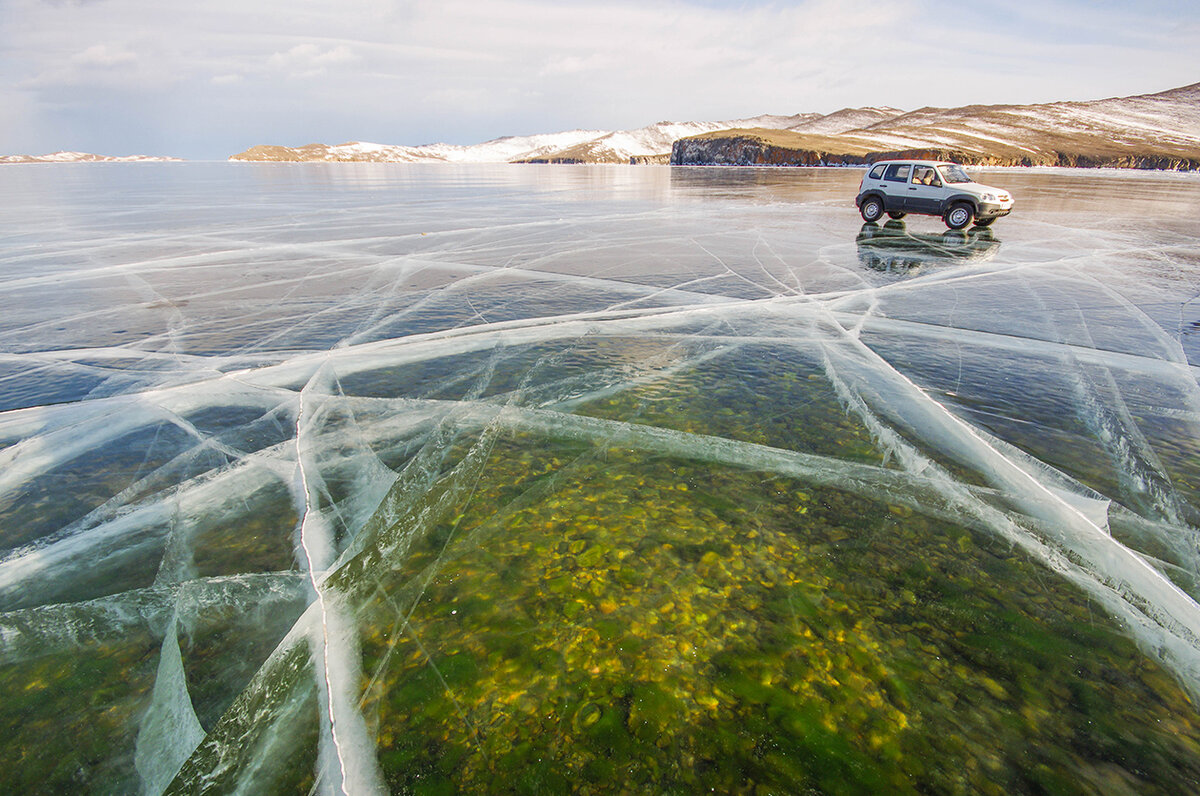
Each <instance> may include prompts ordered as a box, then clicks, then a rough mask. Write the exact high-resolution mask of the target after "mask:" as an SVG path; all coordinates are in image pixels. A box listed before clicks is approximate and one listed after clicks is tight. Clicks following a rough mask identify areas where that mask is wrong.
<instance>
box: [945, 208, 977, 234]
mask: <svg viewBox="0 0 1200 796" xmlns="http://www.w3.org/2000/svg"><path fill="white" fill-rule="evenodd" d="M973 218H975V211H974V210H972V209H971V206H970V205H968V204H964V203H959V204H956V205H954V206H952V207H951V208H950V209H949V210H947V211H946V215H945V216H943V217H942V220H943V221H945V222H946V226H948V227H950V229H966V228H967V227H968V226H970V225H971V220H972V219H973Z"/></svg>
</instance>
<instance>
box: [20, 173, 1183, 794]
mask: <svg viewBox="0 0 1200 796" xmlns="http://www.w3.org/2000/svg"><path fill="white" fill-rule="evenodd" d="M860 176H861V173H860V172H858V171H856V170H849V169H846V170H842V169H795V170H792V169H781V170H771V169H727V168H720V169H703V168H687V169H678V168H666V167H663V168H658V167H640V168H606V167H595V168H593V167H579V168H576V167H540V166H521V167H508V166H503V167H501V166H495V167H492V166H472V167H450V166H447V167H427V166H389V165H379V164H361V165H358V164H337V165H333V166H326V165H292V164H263V165H248V164H161V165H160V164H134V165H128V164H127V165H102V164H97V165H73V166H71V167H59V166H9V167H5V169H4V170H3V171H2V172H0V186H3V188H4V191H3V192H2V194H0V197H2V198H0V204H2V206H3V208H2V209H3V212H2V213H0V238H2V239H3V240H4V241H5V242H4V244H3V248H0V306H2V307H3V312H2V313H0V691H2V693H3V696H2V698H0V702H2V703H3V704H5V705H6V706H7V707H5V708H2V709H0V711H3V713H4V718H5V721H6V722H7V723H8V724H9V725H10V727H9V729H10V732H9V733H8V736H9V737H10V738H13V739H15V740H11V741H10V742H9V743H8V745H7V746H8V750H7V751H6V753H5V755H6V757H5V758H4V760H3V766H2V767H0V771H3V773H0V781H5V782H8V783H9V784H10V785H11V786H12V787H13V788H23V789H25V790H27V791H30V792H38V791H55V790H56V789H59V790H61V789H62V788H65V787H71V788H73V789H79V790H85V791H95V792H132V791H135V790H136V791H141V792H145V793H155V794H157V793H161V792H164V791H166V792H183V791H186V792H197V791H211V792H247V793H261V792H292V791H299V792H308V791H310V790H316V791H320V792H329V793H338V792H345V793H374V792H384V791H388V790H391V791H393V792H425V791H428V792H439V791H438V789H439V788H443V789H446V788H450V789H455V790H460V791H476V792H494V791H495V790H497V789H498V788H499V789H503V790H517V791H524V790H530V791H534V792H536V791H538V790H539V789H541V790H543V791H544V790H555V789H556V788H557V787H559V785H561V784H562V782H567V781H569V782H571V783H573V785H572V787H573V788H574V789H577V790H579V791H580V792H600V791H602V790H603V787H601V785H599V784H597V783H605V782H607V783H609V784H610V785H613V786H614V787H617V786H621V787H626V788H627V789H631V790H646V791H651V790H653V791H670V790H672V789H674V790H675V791H681V792H691V791H695V790H696V789H698V788H701V787H703V788H705V789H707V788H713V787H715V788H716V789H718V790H728V789H731V788H734V787H735V785H736V787H746V786H747V783H749V784H750V785H754V784H758V785H761V786H764V787H766V788H768V789H770V788H777V789H778V788H782V789H783V790H785V791H786V790H804V789H805V788H810V789H812V790H816V791H827V792H837V791H838V789H839V787H840V786H838V785H837V784H836V783H838V782H847V781H849V782H852V783H855V787H857V788H860V789H864V788H876V789H877V788H881V787H885V786H886V788H887V789H891V790H893V791H895V792H904V791H922V790H924V791H935V792H951V791H955V790H963V789H967V790H974V791H976V792H984V791H987V790H989V789H996V788H998V789H999V791H998V792H1014V791H1034V790H1037V789H1039V788H1041V789H1045V788H1055V787H1066V789H1067V790H1068V791H1070V790H1071V788H1070V787H1067V786H1064V785H1062V783H1063V782H1065V781H1070V782H1083V783H1085V784H1086V783H1090V785H1088V786H1089V787H1096V788H1099V789H1100V790H1104V789H1106V788H1115V787H1117V786H1118V785H1121V786H1123V787H1135V788H1145V789H1146V790H1147V792H1155V791H1161V792H1171V789H1172V788H1177V787H1178V784H1179V782H1192V783H1193V784H1196V783H1198V782H1200V780H1198V779H1197V777H1198V776H1200V717H1198V716H1197V714H1196V711H1195V709H1194V707H1193V706H1192V704H1191V701H1192V700H1194V699H1195V698H1196V697H1197V696H1200V607H1198V606H1197V603H1196V600H1197V599H1200V546H1198V541H1200V540H1198V538H1197V532H1198V530H1197V529H1198V528H1200V492H1198V489H1200V488H1198V487H1197V484H1200V393H1198V389H1197V380H1196V377H1197V372H1198V371H1197V366H1198V365H1200V342H1198V339H1200V233H1198V232H1197V230H1198V229H1200V228H1198V227H1197V225H1196V223H1195V219H1196V218H1197V216H1200V179H1197V177H1196V176H1195V175H1175V174H1154V173H1111V172H1074V171H1052V170H1047V171H1020V170H1011V171H1006V170H998V171H995V172H985V174H984V175H983V176H982V177H981V178H980V179H981V180H982V181H984V182H988V183H990V184H998V185H1002V186H1004V187H1005V188H1007V189H1009V190H1011V191H1012V192H1013V194H1014V195H1015V196H1016V198H1017V207H1016V210H1015V211H1014V214H1013V215H1012V216H1010V217H1008V218H1005V219H1002V220H1000V221H999V222H997V223H996V225H995V226H993V227H991V228H990V229H988V230H982V229H973V230H970V231H967V232H964V233H946V232H944V231H943V228H942V225H941V224H940V222H939V221H937V220H936V219H930V218H923V217H912V216H910V217H908V218H907V219H905V220H904V221H903V222H895V221H893V222H888V223H887V224H885V225H883V226H875V225H866V226H864V225H863V224H862V223H861V220H860V219H859V217H858V216H857V214H856V213H855V211H854V208H853V204H852V198H853V194H854V191H855V189H856V188H857V183H858V180H859V178H860ZM889 567H896V570H895V571H894V572H893V571H892V570H891V569H889ZM984 606H986V607H984ZM989 622H995V623H996V624H995V626H992V625H990V624H988V623H989ZM1051 639H1053V640H1051ZM1135 644H1136V647H1135V646H1133V645H1135ZM1005 645H1009V646H1005ZM1072 645H1074V646H1072ZM752 650H757V652H753V653H752ZM764 650H766V652H764ZM797 650H799V651H800V652H796V651H797ZM1085 652H1086V653H1087V655H1086V656H1085V655H1084V653H1085ZM756 656H757V657H756ZM1022 656H1027V660H1026V659H1024V658H1022ZM1076 656H1078V657H1088V658H1089V659H1093V656H1094V659H1093V660H1092V661H1091V663H1089V664H1088V666H1092V667H1093V669H1089V668H1088V666H1082V668H1081V665H1080V664H1079V663H1078V660H1077V657H1076ZM1010 659H1021V660H1026V662H1027V663H1028V666H1029V667H1030V668H1029V671H1035V672H1041V674H1039V675H1038V676H1037V677H1032V676H1025V675H1022V674H1021V672H1022V671H1024V670H1020V669H1019V668H1011V667H1018V666H1019V664H1016V663H1012V662H1011V660H1010ZM657 663H661V664H662V665H661V666H657V667H656V664H657ZM1005 667H1010V668H1005ZM1039 667H1040V668H1039ZM1056 667H1057V668H1056ZM943 669H944V671H943ZM664 672H666V674H664ZM930 672H932V673H933V674H932V675H929V674H928V673H930ZM806 673H809V674H812V677H809V676H808V675H807V674H806ZM1055 673H1058V674H1060V675H1061V678H1060V679H1056V676H1055ZM751 674H752V675H753V676H751ZM818 674H819V676H818ZM928 676H932V677H934V678H935V679H934V680H926V679H923V678H924V677H928ZM814 678H815V679H814ZM937 678H940V679H937ZM956 678H957V679H956ZM1023 678H1024V679H1023ZM800 680H803V681H804V683H805V685H804V687H803V688H801V687H799V686H798V685H795V684H796V683H798V682H799V681H800ZM789 684H790V685H789ZM792 686H794V687H792ZM1118 686H1119V687H1118ZM1089 689H1091V690H1089ZM1106 689H1116V690H1117V691H1118V692H1121V693H1129V692H1130V689H1139V690H1138V693H1141V694H1143V696H1142V698H1141V699H1140V701H1139V700H1134V707H1132V708H1130V707H1129V706H1128V705H1126V706H1125V707H1123V708H1122V710H1123V711H1125V712H1118V711H1116V709H1115V708H1109V707H1105V705H1106V704H1107V703H1105V702H1104V700H1105V699H1107V698H1109V697H1110V696H1111V694H1110V693H1109V691H1108V690H1106ZM963 691H967V692H970V693H971V694H975V695H977V696H972V697H968V698H967V699H968V700H972V699H974V700H979V701H978V703H977V704H975V703H973V704H974V707H963V706H962V705H961V704H959V706H958V708H955V707H954V705H955V704H958V703H957V701H958V700H959V699H961V697H959V696H953V697H952V696H951V694H952V693H953V694H957V693H959V692H963ZM1143 692H1144V693H1143ZM1112 698H1114V699H1115V697H1112ZM1125 701H1126V702H1128V701H1129V700H1125ZM759 714H761V715H763V716H767V717H768V719H767V720H766V721H768V724H766V725H763V724H761V723H756V722H757V719H751V718H750V717H751V716H756V715H759ZM1109 714H1111V715H1112V716H1116V717H1119V719H1120V720H1119V721H1117V720H1116V719H1113V722H1114V725H1115V726H1114V727H1112V728H1107V727H1106V728H1105V729H1104V730H1103V731H1101V730H1096V731H1095V732H1094V733H1093V734H1089V732H1088V731H1085V730H1078V729H1076V730H1073V731H1071V732H1068V730H1067V729H1064V728H1060V727H1058V725H1057V724H1055V720H1054V719H1053V718H1051V717H1055V716H1060V715H1061V716H1065V717H1068V718H1066V719H1063V721H1067V722H1068V723H1070V722H1075V726H1078V727H1082V726H1085V725H1086V724H1090V723H1092V722H1093V721H1099V719H1098V718H1097V717H1099V716H1103V715H1109ZM98 715H102V716H104V717H105V719H104V721H106V722H110V724H104V725H103V728H102V730H103V731H100V730H96V731H94V732H92V733H91V734H90V735H87V734H84V735H83V736H80V737H82V738H83V740H81V741H80V742H79V743H77V744H74V745H71V744H63V742H62V740H61V738H62V737H68V738H70V737H71V733H72V732H76V731H78V732H83V731H82V730H78V728H82V727H87V726H90V725H93V724H96V717H97V716H98ZM964 715H969V716H970V717H971V718H969V719H968V718H963V716H964ZM1004 716H1018V717H1022V718H1021V719H1020V721H1023V722H1025V723H1024V724H1020V727H1019V728H1018V729H1011V728H1010V729H1008V730H1005V732H1009V733H1010V734H1009V735H1004V734H1003V733H1002V732H1001V729H1000V728H1001V726H1004V727H1009V724H1006V723H1005V722H1007V719H1004V718H1003V717H1004ZM1018 723H1019V722H1018ZM1143 725H1144V726H1143ZM1014 726H1015V725H1014ZM1065 726H1066V725H1064V727H1065ZM1159 732H1161V733H1163V735H1162V739H1161V740H1159V736H1157V735H1153V734H1154V733H1159ZM1105 733H1108V734H1105ZM1147 733H1148V734H1150V735H1151V736H1152V737H1153V739H1154V740H1151V741H1137V742H1136V743H1135V741H1134V740H1133V739H1134V738H1135V737H1141V736H1142V735H1145V734H1147ZM943 736H944V737H945V738H948V739H949V740H945V739H944V738H943ZM56 737H57V738H59V739H60V740H59V741H58V742H57V743H58V744H59V746H58V747H54V746H53V743H54V742H53V741H52V740H47V739H53V738H56ZM1147 737H1150V736H1147ZM996 738H1000V740H995V739H996ZM414 739H417V740H414ZM539 739H540V740H539ZM822 739H823V740H822ZM1004 739H1007V741H1006V740H1004ZM1181 739H1182V740H1181ZM47 743H50V744H51V747H52V748H54V753H53V754H48V753H46V751H45V745H46V744H47ZM989 744H993V745H995V746H997V747H999V748H1000V749H1001V750H1002V751H1001V752H999V753H995V754H993V752H992V751H989V750H988V748H987V747H988V745H989ZM1006 744H1007V745H1006ZM1138 744H1141V745H1138ZM1029 745H1033V746H1037V747H1045V749H1046V751H1044V752H1039V753H1038V754H1039V755H1042V756H1040V757H1036V758H1034V759H1030V758H1028V757H1027V756H1026V757H1022V756H1023V755H1027V753H1026V752H1024V751H1018V749H1024V748H1025V747H1026V746H1029ZM780 748H785V749H791V750H792V751H789V752H779V751H778V749H780ZM797 749H799V751H796V750H797ZM789 755H790V756H789ZM923 756H924V757H925V758H926V759H929V758H932V757H939V756H940V757H941V758H944V759H946V760H947V761H948V762H947V763H946V765H945V769H941V768H938V767H930V768H929V769H924V768H921V769H920V770H918V769H917V768H911V767H910V766H911V765H915V764H911V763H908V762H904V761H909V760H915V759H919V758H921V757H923ZM1147 758H1151V759H1152V760H1153V761H1155V762H1154V765H1153V766H1150V765H1148V764H1147V763H1146V762H1145V760H1146V759H1147ZM535 760H536V761H538V763H537V765H534V763H533V762H532V761H535ZM606 760H607V761H608V762H605V761H606ZM989 761H990V762H989ZM997 761H1000V762H997ZM613 766H616V767H617V768H616V769H614V768H613ZM622 772H623V773H622ZM964 772H965V773H964ZM518 775H519V776H518ZM847 778H849V779H847ZM498 783H500V784H498ZM614 783H615V784H614ZM1079 787H1080V788H1082V789H1086V788H1085V786H1079ZM422 789H425V791H423V790H422ZM853 789H854V788H852V790H853Z"/></svg>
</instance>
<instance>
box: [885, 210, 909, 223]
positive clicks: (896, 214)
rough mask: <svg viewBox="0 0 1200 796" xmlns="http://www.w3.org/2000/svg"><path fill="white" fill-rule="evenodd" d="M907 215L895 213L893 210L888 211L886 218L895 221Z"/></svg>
mask: <svg viewBox="0 0 1200 796" xmlns="http://www.w3.org/2000/svg"><path fill="white" fill-rule="evenodd" d="M906 215H908V213H897V212H896V211H895V210H890V211H888V218H894V219H896V220H897V221H899V220H900V219H902V218H904V217H905V216H906Z"/></svg>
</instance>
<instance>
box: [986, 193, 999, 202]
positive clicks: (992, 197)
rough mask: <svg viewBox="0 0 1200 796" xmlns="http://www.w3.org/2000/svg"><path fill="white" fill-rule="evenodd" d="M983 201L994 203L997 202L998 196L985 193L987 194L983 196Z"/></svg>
mask: <svg viewBox="0 0 1200 796" xmlns="http://www.w3.org/2000/svg"><path fill="white" fill-rule="evenodd" d="M983 201H985V202H994V201H996V194H994V193H985V194H984V195H983Z"/></svg>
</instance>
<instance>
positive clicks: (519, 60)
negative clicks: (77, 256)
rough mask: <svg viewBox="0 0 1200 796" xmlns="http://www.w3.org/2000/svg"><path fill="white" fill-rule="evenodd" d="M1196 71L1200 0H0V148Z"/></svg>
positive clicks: (595, 123)
mask: <svg viewBox="0 0 1200 796" xmlns="http://www.w3.org/2000/svg"><path fill="white" fill-rule="evenodd" d="M1197 81H1200V0H1140V2H1137V3H1134V2H1128V1H1126V0H1122V1H1121V2H1118V1H1117V0H1003V1H1002V2H991V3H988V2H974V3H969V2H962V1H961V0H958V1H957V2H944V1H943V0H886V2H859V1H858V0H797V1H795V2H770V1H769V0H763V1H762V2H756V0H745V1H744V2H739V1H737V0H190V1H189V2H184V0H0V154H15V153H26V154H40V153H44V152H51V151H56V150H62V149H71V150H80V151H88V152H99V153H103V154H134V153H137V154H156V155H175V156H180V157H187V158H195V159H224V158H225V157H227V156H228V155H231V154H233V153H235V152H239V151H241V150H243V149H246V148H247V147H250V146H252V145H254V144H262V143H276V144H285V145H300V144H305V143H309V142H314V141H319V142H324V143H341V142H344V141H352V140H360V141H375V142H380V143H390V144H422V143H431V142H435V141H445V142H449V143H462V144H466V143H476V142H479V141H484V140H487V139H490V138H495V137H498V136H502V135H521V134H529V133H535V132H553V131H557V130H566V129H573V128H588V129H628V128H634V127H641V126H643V125H646V124H649V123H652V122H655V121H659V120H663V119H672V120H696V119H707V120H717V119H730V118H736V117H739V116H750V115H755V114H759V113H779V114H791V113H798V112H811V111H817V112H830V111H834V110H837V109H839V108H842V107H847V106H863V105H891V106H894V107H899V108H905V109H911V108H917V107H921V106H926V105H939V106H955V105H965V104H969V103H1001V102H1019V103H1027V102H1047V101H1054V100H1061V99H1098V98H1101V97H1110V96H1123V95H1129V94H1139V93H1149V92H1154V91H1161V90H1165V89H1168V88H1174V87H1176V86H1181V85H1186V84H1189V83H1195V82H1197Z"/></svg>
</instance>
